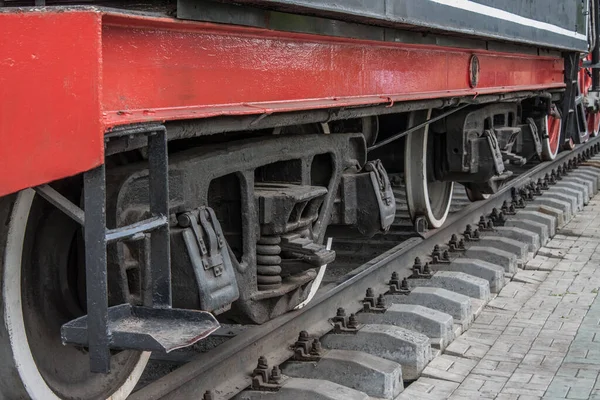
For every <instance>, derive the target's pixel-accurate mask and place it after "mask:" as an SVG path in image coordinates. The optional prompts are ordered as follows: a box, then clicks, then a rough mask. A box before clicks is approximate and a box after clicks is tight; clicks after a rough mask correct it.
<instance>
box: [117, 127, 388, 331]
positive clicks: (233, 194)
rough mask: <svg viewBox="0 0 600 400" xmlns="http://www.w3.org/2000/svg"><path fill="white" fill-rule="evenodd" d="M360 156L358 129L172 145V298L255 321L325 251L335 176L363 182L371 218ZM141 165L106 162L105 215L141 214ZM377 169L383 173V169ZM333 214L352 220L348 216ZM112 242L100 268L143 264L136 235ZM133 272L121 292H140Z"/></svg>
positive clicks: (311, 270) (280, 302) (288, 305)
mask: <svg viewBox="0 0 600 400" xmlns="http://www.w3.org/2000/svg"><path fill="white" fill-rule="evenodd" d="M365 161H366V149H365V141H364V138H363V136H362V135H361V134H360V133H358V134H331V135H317V134H297V135H283V136H281V137H276V138H274V137H264V138H256V139H251V140H242V141H234V142H230V143H222V144H215V145H207V146H202V147H197V148H194V149H190V150H185V151H181V152H178V153H175V154H173V155H172V156H171V158H170V160H169V170H170V172H169V181H170V220H171V224H170V232H171V260H172V270H173V276H172V287H173V306H174V307H178V308H192V309H202V310H205V311H210V312H213V313H215V314H222V313H223V318H225V319H229V320H234V321H238V322H249V321H251V322H256V323H262V322H265V321H267V320H269V319H272V318H273V317H275V316H277V315H280V314H282V313H284V312H286V311H288V310H290V309H292V308H293V307H295V306H296V305H297V304H298V303H300V302H301V301H303V300H304V299H305V297H306V295H307V294H308V290H309V289H310V285H311V282H312V280H313V279H314V278H315V276H316V272H315V268H318V267H319V266H321V265H323V264H327V263H329V262H331V261H333V259H334V257H335V253H334V252H333V251H331V250H327V249H325V247H324V246H323V245H322V244H321V243H322V242H323V239H324V235H325V228H326V227H327V225H328V223H329V222H330V221H329V217H330V215H331V214H332V212H333V211H334V208H335V205H336V200H337V202H339V201H340V198H339V197H338V192H339V189H338V188H339V187H340V183H341V182H347V181H348V180H351V179H352V180H360V181H361V183H362V181H365V183H366V185H363V186H362V187H361V188H362V191H363V193H364V192H365V191H369V190H370V191H371V192H372V193H373V196H371V197H372V198H373V199H372V200H373V201H372V202H370V203H368V204H362V205H361V207H363V208H361V210H362V211H364V212H365V213H366V214H368V215H369V217H370V218H372V219H373V220H377V219H378V218H380V217H378V215H379V212H380V210H379V209H378V203H377V201H376V197H377V196H379V194H380V193H381V192H380V191H379V189H378V188H377V193H375V191H374V190H373V184H372V182H371V181H370V176H371V175H375V173H374V172H368V171H365V172H362V170H363V168H364V167H365ZM369 165H370V164H369ZM143 168H144V167H143V164H141V165H128V166H125V167H122V168H115V169H114V170H113V171H109V173H108V176H107V182H108V186H109V187H110V188H111V189H110V191H109V192H108V198H114V199H117V200H116V203H115V204H113V205H112V206H109V213H108V215H109V219H108V221H109V224H114V225H115V226H123V225H126V224H128V223H131V222H134V221H136V220H139V219H141V216H142V215H143V214H144V212H145V209H144V205H145V204H148V199H147V195H144V194H143V193H144V190H145V188H147V187H148V184H147V182H148V174H147V171H146V170H144V169H143ZM377 173H378V174H380V176H383V177H384V178H386V176H385V171H382V172H379V171H377ZM361 177H365V178H367V179H368V181H366V180H365V179H361ZM387 185H388V186H389V183H387ZM369 186H370V187H369ZM343 187H344V188H346V189H347V188H349V187H350V185H348V184H345V185H343ZM353 187H354V190H353V192H352V193H348V194H347V196H351V195H352V196H354V198H356V196H357V195H358V194H359V193H358V191H357V190H356V187H357V186H356V185H354V186H353ZM359 197H360V199H361V200H362V199H366V198H367V197H368V196H367V195H364V194H360V196H359ZM377 198H378V197H377ZM386 201H388V202H390V201H391V200H390V199H389V198H386ZM365 203H366V202H365ZM391 215H393V209H392V210H391ZM341 222H343V223H347V224H355V225H356V224H359V223H360V222H359V221H357V220H356V218H354V219H353V218H351V217H350V216H348V215H345V218H344V221H341ZM389 222H391V221H389ZM370 223H371V221H370V220H369V221H366V222H364V223H362V224H363V225H367V224H370ZM388 226H389V223H388ZM380 229H381V228H380ZM214 238H217V239H216V243H213V242H215V239H214ZM119 246H120V247H121V248H119V249H117V251H116V253H117V254H118V256H117V257H115V258H114V261H112V262H111V264H109V269H111V268H112V269H114V270H120V269H122V266H124V265H126V266H127V268H128V270H130V269H134V270H136V271H138V272H137V274H139V271H140V270H141V269H142V268H143V267H140V266H137V264H136V261H135V260H136V259H144V257H143V249H144V247H145V246H144V244H143V243H138V242H137V241H136V242H126V243H122V244H120V245H119ZM134 255H137V257H135V256H134ZM119 275H120V276H127V275H132V273H128V274H127V273H123V272H121V273H120V274H119ZM139 281H140V280H139V279H138V278H134V279H133V282H134V283H136V284H132V283H131V282H130V283H129V284H128V285H127V286H126V287H127V288H130V289H129V297H130V298H131V299H134V300H135V299H139V298H141V297H142V296H141V295H140V291H141V287H140V285H139ZM238 288H239V290H238ZM232 304H233V307H232Z"/></svg>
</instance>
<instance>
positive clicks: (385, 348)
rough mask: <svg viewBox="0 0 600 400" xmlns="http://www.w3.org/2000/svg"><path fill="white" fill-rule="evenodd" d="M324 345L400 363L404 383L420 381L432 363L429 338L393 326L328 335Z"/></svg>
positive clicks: (379, 326) (371, 325)
mask: <svg viewBox="0 0 600 400" xmlns="http://www.w3.org/2000/svg"><path fill="white" fill-rule="evenodd" d="M407 297H408V296H407ZM321 342H322V344H323V346H324V347H326V348H328V349H339V350H355V351H362V352H365V353H369V354H372V355H374V356H377V357H381V358H385V359H387V360H390V361H394V362H397V363H399V364H400V365H402V378H403V379H404V380H413V379H417V378H418V377H419V375H420V374H421V371H423V369H424V368H425V366H426V365H427V363H428V362H429V360H430V359H431V346H430V344H429V338H428V337H427V336H425V335H423V334H421V333H418V332H414V331H410V330H408V329H404V328H400V327H398V326H393V325H380V324H367V325H364V326H363V327H362V328H361V329H360V330H359V331H358V332H357V333H356V334H327V335H325V337H323V339H322V340H321Z"/></svg>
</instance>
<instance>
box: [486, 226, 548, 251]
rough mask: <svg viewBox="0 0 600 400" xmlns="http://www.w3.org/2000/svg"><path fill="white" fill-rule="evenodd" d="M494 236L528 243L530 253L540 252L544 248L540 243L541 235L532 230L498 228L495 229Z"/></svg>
mask: <svg viewBox="0 0 600 400" xmlns="http://www.w3.org/2000/svg"><path fill="white" fill-rule="evenodd" d="M494 234H495V235H498V236H502V237H505V238H509V239H514V240H517V241H519V242H523V243H526V244H527V245H528V246H529V251H530V252H532V253H535V252H536V251H538V249H539V248H540V247H541V246H542V244H541V242H540V235H538V234H537V233H536V232H533V231H531V230H527V229H522V228H517V227H514V226H497V227H495V228H494Z"/></svg>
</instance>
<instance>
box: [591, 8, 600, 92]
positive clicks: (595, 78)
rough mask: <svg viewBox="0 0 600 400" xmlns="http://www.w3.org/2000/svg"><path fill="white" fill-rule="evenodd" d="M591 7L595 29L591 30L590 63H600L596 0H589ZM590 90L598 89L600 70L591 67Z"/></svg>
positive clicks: (599, 14)
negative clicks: (591, 47)
mask: <svg viewBox="0 0 600 400" xmlns="http://www.w3.org/2000/svg"><path fill="white" fill-rule="evenodd" d="M590 6H591V9H592V21H593V25H594V29H595V31H594V32H592V34H593V35H594V48H593V49H592V64H593V65H597V64H598V63H600V28H599V27H598V23H599V22H600V7H599V4H598V2H597V1H596V0H592V1H591V2H590ZM592 91H594V92H597V91H600V70H598V69H597V68H592Z"/></svg>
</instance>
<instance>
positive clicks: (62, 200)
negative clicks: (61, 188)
mask: <svg viewBox="0 0 600 400" xmlns="http://www.w3.org/2000/svg"><path fill="white" fill-rule="evenodd" d="M33 190H35V191H36V193H37V194H39V195H40V196H42V197H43V198H44V199H46V200H48V202H49V203H50V204H52V205H53V206H54V207H56V208H58V209H59V210H61V211H62V212H64V213H65V214H67V215H68V216H69V217H70V218H71V219H74V220H75V221H77V223H79V225H83V224H84V222H85V213H84V212H83V210H82V209H81V208H79V207H77V206H76V205H75V204H73V203H72V202H71V200H69V199H67V198H66V197H65V196H63V195H62V194H60V193H58V192H57V191H56V190H55V189H54V188H53V187H51V186H49V185H41V186H37V187H34V188H33Z"/></svg>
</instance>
